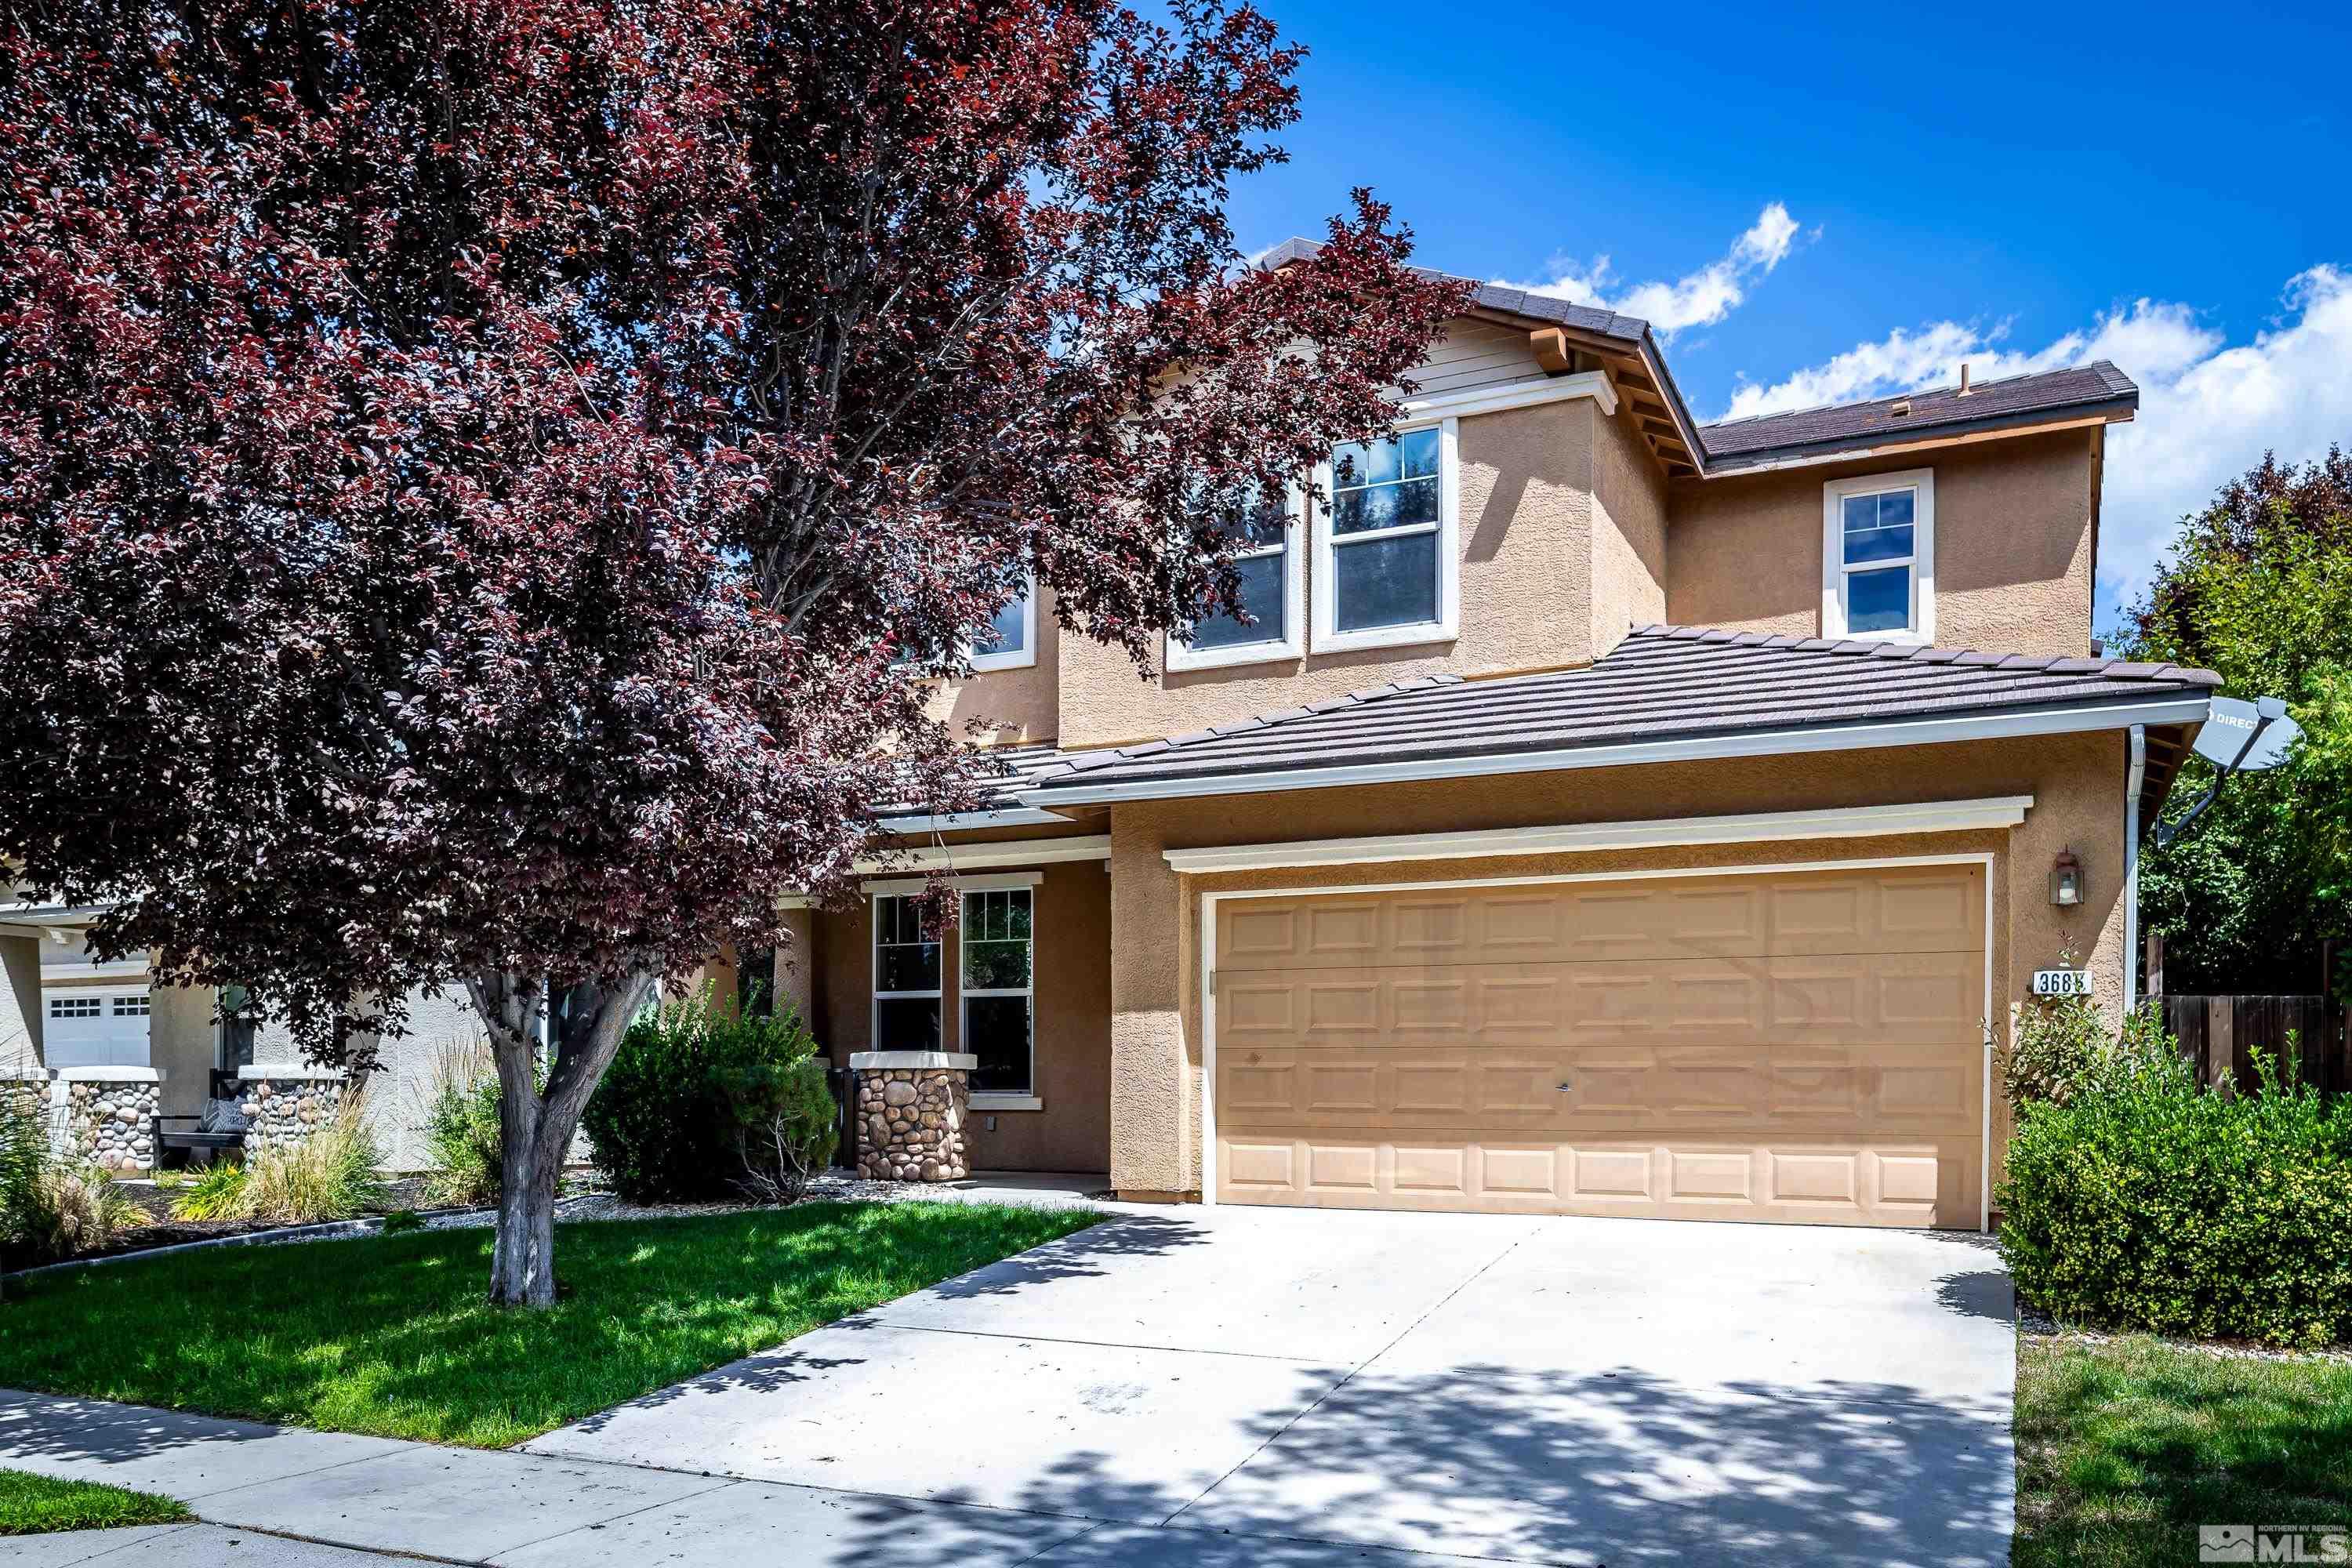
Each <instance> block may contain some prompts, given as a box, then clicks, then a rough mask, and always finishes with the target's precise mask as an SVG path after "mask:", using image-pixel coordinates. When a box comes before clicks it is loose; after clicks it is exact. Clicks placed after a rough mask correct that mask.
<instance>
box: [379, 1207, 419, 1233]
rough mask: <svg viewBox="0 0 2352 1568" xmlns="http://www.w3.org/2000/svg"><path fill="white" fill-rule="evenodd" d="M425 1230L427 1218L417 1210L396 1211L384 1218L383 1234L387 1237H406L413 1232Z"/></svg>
mask: <svg viewBox="0 0 2352 1568" xmlns="http://www.w3.org/2000/svg"><path fill="white" fill-rule="evenodd" d="M424 1228H425V1216H424V1215H421V1214H418V1213H417V1212H416V1211H415V1209H394V1210H393V1211H392V1212H391V1213H390V1214H388V1215H384V1216H383V1234H384V1235H386V1236H406V1235H407V1234H408V1233H409V1232H411V1231H415V1230H423V1229H424Z"/></svg>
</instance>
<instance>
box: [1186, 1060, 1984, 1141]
mask: <svg viewBox="0 0 2352 1568" xmlns="http://www.w3.org/2000/svg"><path fill="white" fill-rule="evenodd" d="M1253 1054H1254V1055H1255V1058H1256V1059H1255V1060H1252V1059H1241V1060H1231V1059H1221V1060H1220V1062H1219V1064H1218V1068H1217V1103H1218V1119H1219V1122H1220V1125H1227V1126H1233V1127H1237V1128H1238V1127H1248V1128H1257V1127H1270V1126H1281V1127H1286V1128H1293V1127H1308V1126H1314V1125H1325V1126H1329V1127H1332V1128H1335V1129H1336V1128H1344V1129H1348V1130H1350V1131H1365V1132H1399V1133H1402V1132H1412V1131H1424V1130H1449V1131H1451V1130H1459V1129H1464V1128H1473V1127H1480V1126H1485V1127H1491V1128H1496V1129H1507V1130H1510V1131H1550V1132H1558V1133H1560V1134H1562V1135H1564V1136H1565V1135H1572V1134H1578V1133H1585V1132H1591V1131H1598V1130H1602V1129H1615V1130H1622V1131H1638V1132H1642V1133H1644V1134H1648V1133H1654V1132H1660V1131H1675V1130H1685V1131H1688V1130H1695V1129H1700V1128H1719V1127H1723V1126H1737V1125H1753V1126H1757V1127H1760V1128H1769V1129H1774V1130H1779V1131H1794V1132H1813V1133H1821V1132H1827V1131H1838V1130H1844V1131H1853V1133H1855V1134H1857V1135H1878V1134H1897V1133H1899V1134H1906V1135H1907V1134H1916V1133H1918V1132H1919V1131H1922V1130H1927V1129H1938V1128H1941V1129H1953V1130H1957V1131H1962V1132H1965V1133H1967V1135H1969V1136H1970V1137H1973V1136H1974V1135H1975V1131H1974V1130H1975V1127H1976V1123H1975V1121H1973V1118H1974V1117H1975V1115H1976V1110H1975V1107H1976V1103H1977V1093H1976V1088H1975V1085H1976V1083H1977V1081H1978V1079H1977V1074H1976V1073H1974V1072H1973V1071H1971V1070H1970V1069H1969V1068H1965V1067H1964V1066H1962V1065H1961V1064H1960V1063H1958V1062H1957V1061H1954V1060H1951V1059H1949V1058H1948V1057H1937V1056H1933V1055H1928V1056H1922V1057H1906V1056H1901V1055H1888V1054H1885V1053H1869V1054H1865V1053H1861V1052H1855V1051H1844V1050H1836V1049H1825V1048H1822V1047H1776V1048H1771V1049H1770V1050H1769V1054H1766V1055H1762V1056H1759V1055H1757V1054H1755V1053H1754V1052H1753V1051H1751V1050H1748V1049H1747V1048H1745V1047H1722V1046H1664V1047H1648V1046H1645V1047H1632V1048H1621V1049H1613V1050H1609V1051H1604V1052H1588V1051H1576V1050H1567V1049H1554V1050H1550V1051H1545V1052H1513V1053H1509V1054H1507V1055H1504V1054H1499V1053H1489V1052H1478V1051H1472V1050H1461V1049H1456V1050H1451V1051H1416V1050H1387V1049H1380V1048H1364V1049H1358V1050H1348V1051H1319V1050H1305V1049H1294V1050H1285V1051H1278V1052H1265V1051H1261V1052H1256V1053H1253ZM1563 1084H1565V1085H1567V1086H1568V1088H1567V1089H1565V1090H1563V1089H1561V1087H1560V1086H1561V1085H1563Z"/></svg>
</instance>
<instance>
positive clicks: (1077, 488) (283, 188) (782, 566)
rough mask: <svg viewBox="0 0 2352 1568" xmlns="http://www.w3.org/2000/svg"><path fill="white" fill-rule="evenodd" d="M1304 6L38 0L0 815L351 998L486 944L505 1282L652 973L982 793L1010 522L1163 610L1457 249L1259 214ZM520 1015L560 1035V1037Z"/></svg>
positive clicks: (341, 1044) (356, 1017)
mask: <svg viewBox="0 0 2352 1568" xmlns="http://www.w3.org/2000/svg"><path fill="white" fill-rule="evenodd" d="M1298 58H1299V52H1298V51H1297V49H1295V48H1292V47H1286V46H1285V45H1284V44H1283V43H1282V42H1281V41H1280V39H1279V37H1278V35H1277V34H1276V31H1275V29H1274V27H1273V26H1272V25H1271V24H1270V23H1268V22H1267V21H1266V20H1265V18H1264V17H1263V16H1259V15H1258V14H1256V13H1255V12H1254V11H1252V10H1250V9H1248V8H1247V7H1246V6H1243V7H1240V8H1228V7H1227V6H1226V5H1225V4H1223V0H1181V3H1180V4H1179V5H1176V6H1175V7H1174V8H1173V10H1172V12H1171V18H1170V20H1168V21H1166V22H1164V23H1154V22H1148V21H1146V20H1143V19H1141V18H1139V16H1136V15H1135V14H1133V13H1131V12H1129V11H1127V10H1124V9H1121V8H1119V7H1118V6H1116V5H1108V4H1102V3H1099V0H1078V3H1073V4H1050V3H1038V0H970V3H964V4H921V3H918V4H903V5H900V4H887V3H882V0H813V3H793V0H785V3H783V4H777V3H775V0H767V3H764V4H754V3H748V0H683V3H671V4H664V5H644V4H630V3H625V0H505V3H499V0H430V3H426V0H212V3H208V0H180V3H173V0H20V3H19V4H17V5H16V6H15V7H14V8H13V9H12V11H11V13H10V17H9V23H8V26H6V28H5V30H0V161H5V171H0V668H5V671H6V675H5V682H0V859H5V860H6V861H8V862H10V863H12V864H13V866H14V868H15V874H16V876H17V877H18V878H19V879H22V880H24V881H26V882H27V883H29V884H31V885H32V886H34V887H35V888H37V889H41V890H43V891H44V892H45V893H48V894H52V895H56V896H60V897H64V898H68V899H71V900H77V901H87V902H93V903H107V904H111V905H112V912H111V913H110V914H109V915H107V916H106V917H105V918H104V919H103V920H102V921H100V924H99V925H98V927H97V928H96V930H95V931H94V933H93V940H94V944H95V945H96V946H97V947H98V948H99V949H100V951H101V952H127V951H131V950H135V949H142V948H143V949H146V950H149V951H150V952H152V953H154V954H155V955H157V957H156V962H157V963H158V967H159V969H160V971H161V973H162V975H163V978H164V979H165V980H167V981H170V982H176V983H180V984H199V985H206V986H213V985H223V984H242V985H245V986H247V987H249V988H251V990H252V991H253V993H254V994H256V995H257V996H258V997H260V998H262V999H263V1001H264V1003H265V1004H266V1005H267V1006H268V1008H269V1009H270V1010H271V1011H272V1012H273V1013H275V1014H277V1015H278V1016H282V1017H283V1018H285V1019H286V1020H287V1021H288V1022H289V1025H290V1026H291V1027H292V1028H293V1030H294V1032H295V1034H296V1036H297V1037H298V1038H299V1040H300V1042H301V1044H302V1046H303V1047H304V1049H305V1050H306V1051H307V1052H308V1053H309V1054H310V1056H311V1057H312V1058H315V1059H317V1060H320V1061H322V1062H339V1063H342V1064H345V1065H348V1066H352V1067H355V1068H364V1067H365V1066H366V1065H367V1059H368V1056H369V1052H370V1050H371V1048H372V1045H373V1042H374V1041H375V1040H377V1039H379V1038H381V1037H383V1035H385V1034H387V1033H396V1032H398V1031H399V1030H400V1029H401V1028H402V1026H403V1023H404V1013H405V1007H406V999H407V998H408V997H409V996H411V995H412V994H415V993H417V992H418V991H420V990H423V991H426V992H431V991H436V990H455V989H462V990H463V992H464V993H465V994H467V996H468V997H469V998H470V999H471V1001H472V1003H473V1005H474V1006H475V1007H476V1009H477V1010H478V1012H479V1014H480V1016H481V1018H482V1021H483V1024H484V1026H485V1028H486V1030H487V1032H488V1037H489V1040H490V1043H491V1046H492V1048H493V1051H494V1054H495V1056H496V1058H497V1061H498V1066H499V1078H500V1081H501V1087H502V1100H501V1105H502V1110H503V1115H504V1137H505V1152H504V1163H505V1194H504V1197H503V1200H502V1206H501V1211H500V1215H499V1239H498V1247H497V1254H496V1262H495V1265H494V1268H493V1279H492V1281H491V1294H492V1297H493V1299H494V1300H499V1301H503V1302H509V1303H518V1304H544V1303H547V1302H550V1301H551V1300H553V1299H554V1289H555V1279H554V1272H553V1225H552V1220H553V1205H554V1196H555V1188H556V1181H557V1178H558V1175H559V1173H560V1172H561V1170H562V1164H563V1161H564V1158H565V1155H566V1152H567V1151H568V1150H569V1148H570V1146H571V1143H572V1136H573V1132H574V1130H575V1129H576V1127H577V1125H578V1123H579V1119H580V1115H581V1112H582V1110H583V1107H584V1105H585V1103H586V1101H587V1098H588V1096H589V1094H590V1093H591V1091H592V1090H593V1089H594V1087H595V1085H596V1082H597V1080H598V1079H599V1078H600V1077H601V1076H602V1074H603V1072H604V1068H605V1067H606V1065H607V1064H608V1063H609V1062H610V1061H611V1059H612V1057H613V1054H614V1050H615V1049H616V1047H617V1046H618V1044H619V1040H620V1037H621V1034H622V1032H623V1031H624V1029H625V1027H626V1026H627V1024H628V1022H629V1020H630V1019H631V1018H632V1017H634V1016H635V1015H636V1014H637V1013H638V1012H639V1010H640V1009H641V1008H642V1006H643V1005H644V1004H645V1002H646V998H647V996H648V995H649V994H650V992H651V990H652V988H653V986H654V984H655V983H656V979H657V978H658V977H659V976H661V975H663V974H664V973H679V972H681V971H683V970H686V969H689V968H691V967H692V966H694V965H695V964H697V963H699V962H700V961H701V960H702V959H704V958H705V957H707V956H709V955H710V954H711V953H713V952H718V951H719V949H720V948H721V946H722V945H723V944H727V943H730V942H731V943H734V944H736V945H737V946H738V948H739V949H751V948H757V947H762V946H767V945H772V943H774V942H776V941H777V940H778V938H779V936H780V934H781V933H780V930H779V926H780V921H779V917H778V914H777V898H778V895H779V894H780V893H782V892H783V891H785V890H788V889H808V890H812V891H815V892H819V893H824V892H825V891H827V890H830V889H840V888H842V887H844V886H845V885H846V883H847V881H848V879H849V878H850V876H851V873H852V868H853V867H854V865H855V863H856V861H857V859H858V858H859V857H860V856H861V854H868V853H871V852H872V842H873V840H874V837H875V835H876V831H877V829H876V826H875V824H876V820H877V815H878V814H879V813H880V812H881V810H882V809H883V808H884V807H886V806H888V805H912V806H915V807H917V808H920V809H929V810H952V809H957V808H959V807H964V806H969V805H971V804H973V803H974V801H975V799H976V798H977V797H976V795H975V784H976V778H975V775H976V773H977V771H978V764H977V763H975V761H974V759H973V757H972V755H971V752H970V750H969V748H968V747H964V746H961V745H960V744H959V742H958V738H957V737H955V736H953V735H950V734H949V733H947V732H946V731H943V730H942V729H941V728H940V726H939V725H938V724H937V723H935V722H933V721H931V720H929V718H928V717H927V716H926V706H925V699H926V687H925V683H924V675H925V672H927V671H930V672H935V671H937V670H939V669H940V668H943V667H944V668H950V669H953V668H956V667H957V666H958V665H959V664H960V663H961V660H962V659H963V658H965V657H966V655H965V653H964V649H965V648H966V647H967V646H968V644H969V641H970V639H971V637H973V636H974V635H975V634H976V633H978V632H979V631H980V629H981V628H984V627H985V626H987V625H988V623H989V621H990V619H991V617H992V616H994V614H995V613H996V612H997V611H998V610H999V609H1001V608H1002V607H1003V605H1005V604H1007V603H1009V602H1010V601H1011V599H1012V598H1013V597H1014V596H1015V595H1018V594H1019V593H1021V592H1023V591H1024V588H1025V585H1026V584H1027V583H1028V582H1029V581H1030V580H1031V579H1032V578H1033V577H1034V581H1035V582H1037V583H1040V584H1046V585H1048V586H1050V587H1051V588H1052V590H1053V591H1054V593H1055V597H1056V603H1057V607H1058V610H1059V613H1060V615H1061V616H1062V618H1063V620H1064V622H1065V623H1066V625H1067V626H1071V627H1072V628H1074V629H1075V630H1076V631H1078V632H1080V633H1082V634H1085V635H1090V636H1093V637H1097V638H1100V639H1103V640H1105V641H1108V642H1112V643H1115V644H1118V645H1120V646H1123V647H1126V648H1127V649H1129V651H1130V652H1131V653H1132V654H1133V655H1134V656H1135V658H1137V659H1138V660H1139V662H1141V661H1145V660H1148V658H1150V648H1151V646H1152V640H1153V635H1154V634H1155V633H1156V632H1158V631H1159V630H1160V629H1161V628H1163V627H1167V626H1171V625H1177V624H1181V622H1182V621H1183V620H1184V619H1186V618H1187V617H1189V616H1196V615H1200V614H1203V613H1208V612H1212V611H1214V610H1219V609H1225V608H1231V607H1233V605H1234V593H1235V588H1236V580H1235V577H1234V571H1233V566H1232V557H1233V554H1234V550H1235V549H1236V548H1237V547H1241V545H1242V541H1243V537H1244V525H1245V522H1246V520H1247V519H1248V517H1249V515H1250V512H1251V510H1252V507H1253V505H1254V501H1253V499H1252V498H1253V497H1254V496H1255V495H1257V494H1259V493H1262V492H1263V491H1264V490H1265V489H1266V488H1267V487H1271V486H1277V485H1279V484H1281V483H1283V482H1284V481H1286V480H1287V479H1291V478H1292V477H1293V476H1296V475H1297V474H1299V473H1301V472H1302V471H1304V470H1305V469H1306V468H1307V466H1308V465H1309V464H1310V463H1311V462H1312V461H1313V460H1314V459H1315V458H1318V456H1320V455H1321V454H1323V453H1324V452H1326V451H1328V448H1329V447H1330V446H1331V445H1332V444H1334V443H1335V442H1338V441H1341V440H1348V439H1362V438H1367V437H1373V436H1376V435H1378V434H1380V433H1381V431H1383V430H1384V429H1385V428H1386V427H1387V426H1388V424H1389V422H1390V420H1391V417H1392V413H1391V397H1392V396H1393V390H1392V389H1393V388H1394V387H1395V386H1396V385H1398V384H1401V383H1402V379H1403V377H1404V376H1405V374H1406V373H1407V372H1408V371H1409V369H1410V368H1411V367H1412V365H1413V364H1414V363H1416V362H1417V361H1418V360H1419V359H1420V357H1421V356H1422V354H1423V352H1424V351H1425V350H1426V348H1427V346H1428V344H1429V343H1430V342H1431V341H1432V339H1433V336H1434V335H1435V334H1436V332H1437V331H1439V330H1440V329H1441V325H1442V323H1443V321H1444V319H1445V317H1446V316H1447V315H1449V314H1450V313H1452V312H1454V311H1455V310H1459V309H1460V308H1462V305H1463V302H1464V301H1463V295H1462V290H1461V289H1459V288H1458V287H1457V286H1455V285H1452V284H1448V283H1444V282H1441V281H1438V280H1435V279H1431V278H1429V277H1427V276H1425V275H1422V274H1419V273H1416V272H1414V271H1413V270H1412V269H1411V268H1408V267H1407V266H1406V265H1405V261H1406V257H1407V255H1408V252H1409V248H1410V247H1409V241H1408V239H1407V238H1406V237H1405V236H1404V235H1403V234H1402V232H1401V231H1400V230H1398V229H1397V228H1395V227H1393V226H1391V223H1390V221H1389V215H1388V214H1387V212H1386V211H1385V210H1384V209H1383V208H1381V206H1379V205H1377V204H1375V203H1374V202H1373V201H1372V200H1371V199H1370V196H1369V195H1366V194H1364V193H1358V194H1357V195H1356V197H1355V200H1354V206H1353V210H1352V211H1351V212H1350V213H1349V214H1348V215H1347V216H1344V217H1341V218H1339V219H1335V220H1334V221H1333V222H1332V223H1331V225H1330V229H1329V237H1328V244H1327V245H1326V246H1325V247H1324V248H1323V249H1322V251H1321V252H1320V253H1319V254H1318V256H1316V257H1315V258H1312V259H1311V260H1309V261H1307V262H1303V263H1299V264H1296V265H1293V266H1291V267H1288V268H1284V269H1282V270H1281V271H1279V272H1266V271H1262V270H1255V269H1252V268H1247V267H1245V266H1244V265H1243V264H1242V261H1241V258H1240V257H1239V256H1238V254H1237V252H1236V248H1235V245H1234V239H1233V237H1232V234H1231V233H1230V231H1229V229H1228V227H1227V225H1226V222H1225V219H1224V216H1223V206H1224V203H1225V198H1226V191H1227V185H1228V182H1229V181H1230V180H1231V179H1232V178H1233V177H1234V175H1236V174H1245V173H1247V172H1249V171H1251V170H1254V169H1256V168H1258V167H1261V166H1263V165H1265V163H1270V162H1272V161H1274V160H1276V159H1277V158H1278V157H1279V156H1280V153H1279V152H1278V150H1277V149H1276V148H1274V147H1272V146H1271V145H1269V144H1268V143H1267V142H1265V138H1266V137H1267V136H1268V135H1269V134H1271V133H1272V132H1276V131H1277V130H1279V129H1280V128H1281V127H1282V126H1284V125H1286V124H1287V123H1288V122H1289V121H1291V120H1293V119H1294V118H1295V116H1296V114H1297V93H1296V89H1295V88H1294V87H1293V85H1292V76H1293V73H1294V71H1295V69H1296V67H1297V61H1298ZM542 1037H545V1038H546V1040H547V1041H548V1043H549V1047H551V1049H550V1050H548V1051H547V1053H546V1054H545V1055H544V1056H542V1053H541V1045H540V1042H541V1038H542Z"/></svg>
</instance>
